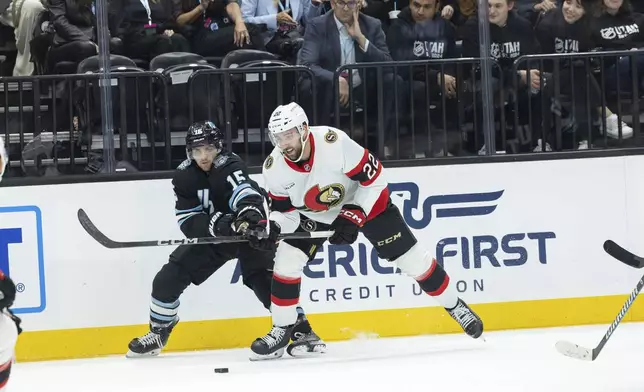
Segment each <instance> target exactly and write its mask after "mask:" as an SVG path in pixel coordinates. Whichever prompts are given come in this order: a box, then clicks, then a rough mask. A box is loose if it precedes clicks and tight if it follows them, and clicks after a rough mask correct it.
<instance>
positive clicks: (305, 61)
mask: <svg viewBox="0 0 644 392" xmlns="http://www.w3.org/2000/svg"><path fill="white" fill-rule="evenodd" d="M330 1H331V6H332V8H333V12H328V13H326V14H324V15H322V16H320V17H318V18H314V19H311V20H310V21H309V25H308V26H307V28H306V32H305V35H304V44H303V46H302V51H301V53H300V58H299V63H300V64H302V65H305V66H307V67H309V68H310V69H311V70H312V71H313V73H314V75H315V81H316V87H317V110H318V112H317V114H318V117H317V123H318V124H329V123H330V116H331V113H332V112H333V111H334V110H335V104H336V102H334V99H335V97H334V91H333V88H334V81H335V78H336V76H335V71H336V69H337V68H338V67H340V66H342V65H345V64H353V63H371V62H386V61H387V62H388V61H392V58H391V55H390V54H389V49H388V48H387V43H386V39H385V34H384V32H383V31H382V27H381V23H380V21H379V20H378V19H375V18H372V17H370V16H367V15H364V14H362V13H361V12H360V7H361V5H362V0H330ZM315 6H319V3H314V4H313V5H312V7H315ZM367 70H368V71H367V72H359V71H358V70H357V69H356V70H353V72H352V76H351V77H350V76H349V75H348V73H347V74H342V75H340V76H338V77H337V78H338V88H339V94H338V97H339V104H340V107H341V108H343V107H348V106H349V104H350V103H349V90H350V89H354V91H353V95H352V100H354V101H355V100H362V101H363V102H364V101H365V100H367V97H369V99H368V102H366V104H367V105H368V106H373V109H372V110H368V111H369V112H371V113H373V116H369V117H371V118H374V117H377V116H376V113H377V112H376V110H378V108H377V96H378V95H377V94H378V92H377V89H378V87H380V88H382V90H383V93H384V95H383V97H384V107H383V109H382V110H383V115H384V127H385V128H384V129H385V137H386V139H392V137H393V133H394V132H395V124H393V123H392V120H395V115H393V111H394V105H395V99H396V97H395V95H394V94H393V91H394V83H398V86H397V87H396V88H397V89H398V95H399V96H400V97H402V96H404V92H403V90H404V86H403V81H402V79H401V78H400V77H399V76H397V75H396V74H395V73H394V72H393V68H389V69H385V70H384V71H383V83H382V85H381V86H378V82H377V78H376V72H375V71H376V69H375V67H371V68H367ZM366 78H369V79H372V81H371V82H369V83H367V81H366V80H364V79H366ZM350 83H351V84H352V86H351V87H350ZM363 83H364V84H365V85H366V86H362V84H363ZM300 86H301V89H303V91H302V92H303V95H304V97H310V96H311V90H310V89H311V83H310V81H308V80H304V81H303V82H302V83H301V85H300ZM365 87H366V94H364V93H363V91H364V89H365ZM360 96H362V97H360ZM360 98H362V99H360ZM308 106H309V109H310V108H311V106H312V105H310V104H309V105H308ZM400 106H401V102H399V107H400ZM369 125H373V127H371V126H369V128H374V130H375V125H376V124H375V122H374V124H369ZM369 130H371V129H369ZM388 133H389V134H391V135H390V136H389V137H388Z"/></svg>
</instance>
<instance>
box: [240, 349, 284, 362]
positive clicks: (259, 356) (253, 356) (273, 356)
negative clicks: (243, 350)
mask: <svg viewBox="0 0 644 392" xmlns="http://www.w3.org/2000/svg"><path fill="white" fill-rule="evenodd" d="M282 356H284V348H280V349H279V350H277V351H275V352H274V353H271V354H267V355H262V354H257V353H255V352H253V351H252V350H251V352H250V357H248V359H250V360H251V361H253V362H256V361H268V360H271V359H279V358H282Z"/></svg>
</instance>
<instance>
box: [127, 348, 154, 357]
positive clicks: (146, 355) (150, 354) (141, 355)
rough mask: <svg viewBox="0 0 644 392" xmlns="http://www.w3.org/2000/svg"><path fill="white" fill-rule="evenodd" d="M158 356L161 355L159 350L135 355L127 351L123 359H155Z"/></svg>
mask: <svg viewBox="0 0 644 392" xmlns="http://www.w3.org/2000/svg"><path fill="white" fill-rule="evenodd" d="M159 354H161V349H156V350H152V351H149V352H147V353H143V354H139V353H135V352H134V351H132V350H128V351H127V353H126V354H125V358H146V357H156V356H157V355H159Z"/></svg>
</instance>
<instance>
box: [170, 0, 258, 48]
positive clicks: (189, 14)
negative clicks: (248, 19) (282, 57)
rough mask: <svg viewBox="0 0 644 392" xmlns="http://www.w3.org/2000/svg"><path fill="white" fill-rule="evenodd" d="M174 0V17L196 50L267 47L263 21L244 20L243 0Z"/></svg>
mask: <svg viewBox="0 0 644 392" xmlns="http://www.w3.org/2000/svg"><path fill="white" fill-rule="evenodd" d="M172 1H173V3H174V10H173V18H174V20H175V21H176V23H177V25H179V27H180V29H181V31H182V32H183V34H184V35H185V36H186V37H187V38H188V39H189V40H190V43H191V44H192V49H193V50H194V52H196V53H197V54H200V55H202V56H225V55H226V54H228V53H229V52H231V51H233V50H235V49H257V50H265V49H266V47H265V46H264V42H263V39H262V36H261V33H262V29H261V28H260V26H261V25H255V24H252V23H244V20H243V18H242V13H241V8H240V6H239V3H240V0H172ZM264 27H265V26H264Z"/></svg>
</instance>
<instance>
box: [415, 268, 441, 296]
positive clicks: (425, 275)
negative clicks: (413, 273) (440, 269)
mask: <svg viewBox="0 0 644 392" xmlns="http://www.w3.org/2000/svg"><path fill="white" fill-rule="evenodd" d="M437 265H438V263H437V262H436V259H432V265H430V266H429V268H428V269H427V271H425V273H423V274H422V275H420V276H419V277H417V278H416V281H418V282H421V281H423V280H427V279H429V277H430V276H432V274H433V273H434V270H435V269H436V266H437ZM448 285H449V275H447V274H445V279H444V280H443V283H441V285H440V287H438V288H437V289H436V290H434V291H427V292H426V293H427V294H429V295H431V296H437V295H441V294H443V292H444V291H445V289H447V286H448Z"/></svg>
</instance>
